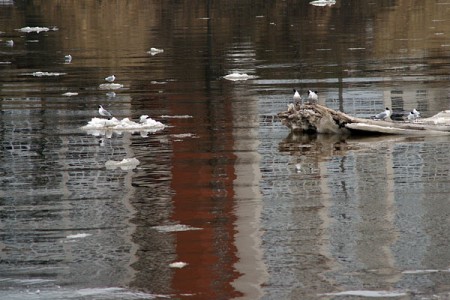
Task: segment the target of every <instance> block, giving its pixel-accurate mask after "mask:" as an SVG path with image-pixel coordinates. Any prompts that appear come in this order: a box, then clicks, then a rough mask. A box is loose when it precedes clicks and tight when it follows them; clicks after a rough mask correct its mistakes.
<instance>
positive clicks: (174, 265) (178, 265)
mask: <svg viewBox="0 0 450 300" xmlns="http://www.w3.org/2000/svg"><path fill="white" fill-rule="evenodd" d="M187 265H188V264H187V263H185V262H184V261H176V262H173V263H171V264H169V267H171V268H176V269H181V268H184V267H186V266H187Z"/></svg>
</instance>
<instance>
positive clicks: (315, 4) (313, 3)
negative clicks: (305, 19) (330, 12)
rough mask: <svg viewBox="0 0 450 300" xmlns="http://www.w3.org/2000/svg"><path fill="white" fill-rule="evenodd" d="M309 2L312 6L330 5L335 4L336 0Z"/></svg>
mask: <svg viewBox="0 0 450 300" xmlns="http://www.w3.org/2000/svg"><path fill="white" fill-rule="evenodd" d="M309 4H311V5H314V6H332V5H335V4H336V0H315V1H311V2H309Z"/></svg>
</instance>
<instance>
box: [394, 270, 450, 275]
mask: <svg viewBox="0 0 450 300" xmlns="http://www.w3.org/2000/svg"><path fill="white" fill-rule="evenodd" d="M438 272H450V269H449V270H432V269H431V270H406V271H403V272H402V274H430V273H438Z"/></svg>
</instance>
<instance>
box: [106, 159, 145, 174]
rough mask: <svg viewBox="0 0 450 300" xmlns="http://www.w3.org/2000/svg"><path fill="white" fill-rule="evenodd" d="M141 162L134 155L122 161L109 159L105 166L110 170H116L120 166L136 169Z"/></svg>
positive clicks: (124, 168)
mask: <svg viewBox="0 0 450 300" xmlns="http://www.w3.org/2000/svg"><path fill="white" fill-rule="evenodd" d="M140 163H141V162H140V161H139V160H138V159H137V158H135V157H133V158H124V159H122V160H121V161H114V160H108V161H107V162H106V163H105V167H106V168H107V169H110V170H114V169H117V168H120V169H122V170H124V171H127V170H133V169H135V168H136V167H137V166H138V165H139V164H140Z"/></svg>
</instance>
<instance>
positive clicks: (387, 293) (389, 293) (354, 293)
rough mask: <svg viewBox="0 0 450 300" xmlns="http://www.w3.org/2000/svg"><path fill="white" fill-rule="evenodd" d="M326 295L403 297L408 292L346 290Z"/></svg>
mask: <svg viewBox="0 0 450 300" xmlns="http://www.w3.org/2000/svg"><path fill="white" fill-rule="evenodd" d="M322 295H326V296H360V297H383V298H388V297H401V296H407V295H408V294H407V293H405V292H396V291H344V292H338V293H326V294H322Z"/></svg>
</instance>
